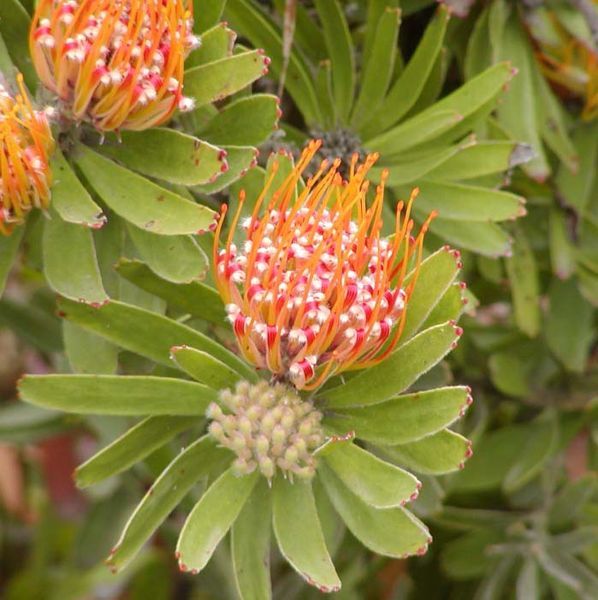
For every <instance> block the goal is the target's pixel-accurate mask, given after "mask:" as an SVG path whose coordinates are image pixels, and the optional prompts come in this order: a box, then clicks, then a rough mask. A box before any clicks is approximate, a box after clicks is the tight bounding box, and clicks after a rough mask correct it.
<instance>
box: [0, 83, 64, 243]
mask: <svg viewBox="0 0 598 600" xmlns="http://www.w3.org/2000/svg"><path fill="white" fill-rule="evenodd" d="M17 81H18V84H19V88H20V92H21V93H20V94H18V95H17V96H16V97H15V96H13V95H11V94H10V93H9V92H8V90H7V88H6V87H4V86H3V85H2V84H1V83H0V233H3V234H5V235H7V234H9V233H10V232H11V230H12V228H13V225H14V224H18V223H21V222H22V221H23V219H24V217H25V216H26V214H27V213H28V212H29V211H30V210H31V209H32V208H45V207H46V206H48V202H49V200H50V183H51V173H50V169H49V167H48V160H49V155H50V154H51V152H52V150H53V149H54V140H53V138H52V132H51V130H50V125H49V123H48V118H47V115H46V113H45V112H43V111H36V110H33V107H32V106H31V103H30V102H29V99H28V97H27V92H26V91H25V87H24V85H23V77H22V75H20V74H19V75H18V76H17Z"/></svg>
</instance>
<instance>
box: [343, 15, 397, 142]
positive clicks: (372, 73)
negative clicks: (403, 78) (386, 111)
mask: <svg viewBox="0 0 598 600" xmlns="http://www.w3.org/2000/svg"><path fill="white" fill-rule="evenodd" d="M400 23H401V11H400V10H399V9H398V8H395V7H385V10H384V11H383V12H382V14H381V16H380V19H379V21H378V23H377V27H376V35H375V36H374V37H373V42H372V46H371V52H370V53H368V55H367V61H365V62H364V65H365V66H364V67H363V69H362V76H361V86H360V87H361V89H360V90H359V95H358V97H357V101H356V102H355V106H354V107H353V113H352V115H351V125H352V126H353V127H355V128H357V130H358V131H359V127H360V125H361V123H363V122H364V121H365V120H366V119H369V118H370V117H371V115H372V114H374V113H375V112H376V111H377V110H378V108H379V107H380V105H381V104H382V102H383V100H384V96H385V95H386V91H387V89H388V86H389V85H390V81H391V78H392V74H393V71H394V65H395V58H396V48H397V38H398V33H399V25H400Z"/></svg>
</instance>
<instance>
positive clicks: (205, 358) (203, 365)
mask: <svg viewBox="0 0 598 600" xmlns="http://www.w3.org/2000/svg"><path fill="white" fill-rule="evenodd" d="M170 352H171V356H172V360H173V361H174V362H175V363H176V364H177V365H178V366H179V367H180V368H181V369H182V370H183V371H185V372H186V373H188V374H189V375H191V377H193V379H195V380H196V381H199V382H200V383H203V384H204V385H207V386H208V387H211V388H212V389H214V390H221V389H224V388H229V387H232V386H233V385H234V384H235V383H236V382H237V381H239V380H240V379H241V376H240V375H239V373H237V372H236V371H234V370H233V369H231V368H230V367H229V366H228V365H225V364H224V363H223V362H221V361H219V360H218V359H217V358H214V357H213V356H212V355H211V354H208V353H207V352H202V351H201V350H196V349H195V348H190V347H189V346H175V347H174V348H171V349H170ZM257 379H258V377H257V374H255V375H254V377H253V378H251V381H254V382H255V381H257Z"/></svg>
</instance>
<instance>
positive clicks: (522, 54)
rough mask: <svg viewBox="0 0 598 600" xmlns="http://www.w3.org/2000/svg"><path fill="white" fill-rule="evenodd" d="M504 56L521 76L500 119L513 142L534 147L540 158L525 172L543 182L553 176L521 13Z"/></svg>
mask: <svg viewBox="0 0 598 600" xmlns="http://www.w3.org/2000/svg"><path fill="white" fill-rule="evenodd" d="M502 55H503V57H504V58H506V59H508V60H511V61H513V66H514V67H516V68H517V70H518V74H517V77H516V78H515V79H514V80H513V81H512V82H511V83H510V85H509V89H508V91H507V92H506V93H505V95H504V97H503V101H502V102H501V104H500V106H499V107H498V109H497V112H498V118H499V121H500V122H501V124H502V125H503V126H504V127H505V129H507V130H508V132H509V134H510V135H511V136H512V138H513V139H515V140H518V141H520V142H526V143H528V144H530V145H531V146H532V148H533V149H534V152H535V154H536V158H534V159H533V160H531V161H530V162H528V163H526V164H525V166H524V167H523V169H524V171H525V172H526V173H527V174H528V175H529V176H530V177H532V178H534V179H537V180H538V181H543V180H544V179H545V178H546V177H548V175H549V174H550V168H549V166H548V164H547V162H546V156H545V154H544V150H543V147H542V142H541V141H540V132H539V124H538V112H537V110H536V106H535V97H536V93H537V91H536V90H535V88H534V83H533V76H532V71H533V69H534V67H535V65H534V64H533V61H534V60H535V59H534V56H533V53H532V48H531V46H530V43H529V41H528V39H527V35H526V33H525V31H524V30H523V28H522V26H521V24H520V19H519V15H517V14H512V15H511V17H510V18H509V20H508V22H507V24H506V25H505V27H504V29H503V40H502ZM472 81H473V80H472Z"/></svg>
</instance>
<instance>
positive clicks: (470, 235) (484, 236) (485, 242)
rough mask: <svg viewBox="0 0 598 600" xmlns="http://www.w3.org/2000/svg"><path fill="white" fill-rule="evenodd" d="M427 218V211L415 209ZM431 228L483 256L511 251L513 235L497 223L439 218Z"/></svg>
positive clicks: (503, 254)
mask: <svg viewBox="0 0 598 600" xmlns="http://www.w3.org/2000/svg"><path fill="white" fill-rule="evenodd" d="M415 212H416V213H417V214H419V215H421V217H422V219H423V218H425V215H427V213H424V212H423V211H422V212H421V213H420V212H419V211H418V209H416V211H415ZM430 229H431V231H432V232H433V233H436V234H438V235H439V236H441V237H443V238H444V239H445V240H447V241H448V242H450V243H451V244H454V245H455V246H457V247H458V248H462V249H463V250H471V251H472V252H477V253H479V254H482V255H483V256H490V257H492V258H498V257H499V256H507V255H509V254H510V252H511V241H512V240H511V237H510V236H509V234H508V233H507V232H506V231H505V230H504V229H501V228H500V227H499V226H498V225H497V224H496V223H482V222H477V221H475V222H474V221H469V222H467V221H457V220H450V221H449V220H448V219H442V218H437V219H434V220H433V221H432V224H431V225H430Z"/></svg>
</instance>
